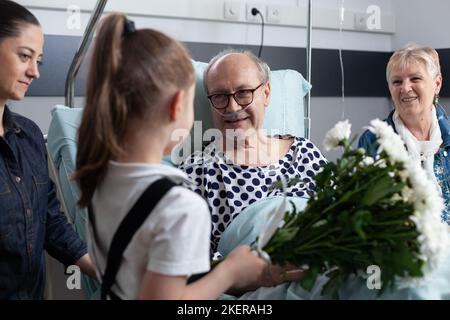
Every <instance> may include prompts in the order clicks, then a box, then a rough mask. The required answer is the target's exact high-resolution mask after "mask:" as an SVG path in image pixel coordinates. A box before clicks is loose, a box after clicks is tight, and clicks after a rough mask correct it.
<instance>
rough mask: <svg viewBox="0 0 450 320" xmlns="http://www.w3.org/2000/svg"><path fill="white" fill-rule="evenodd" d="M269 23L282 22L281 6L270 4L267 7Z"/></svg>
mask: <svg viewBox="0 0 450 320" xmlns="http://www.w3.org/2000/svg"><path fill="white" fill-rule="evenodd" d="M266 17H267V22H268V23H279V22H280V21H281V6H279V5H277V4H269V5H268V6H267V15H266Z"/></svg>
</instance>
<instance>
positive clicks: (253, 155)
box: [222, 132, 292, 166]
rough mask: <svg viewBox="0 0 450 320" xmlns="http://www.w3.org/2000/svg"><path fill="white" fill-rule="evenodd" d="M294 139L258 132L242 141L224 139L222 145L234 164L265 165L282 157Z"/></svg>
mask: <svg viewBox="0 0 450 320" xmlns="http://www.w3.org/2000/svg"><path fill="white" fill-rule="evenodd" d="M291 143H292V141H290V140H289V141H285V140H282V139H277V138H271V137H267V136H265V135H263V134H262V133H260V132H258V133H257V134H255V135H253V136H250V137H246V139H245V140H241V141H236V140H234V141H231V140H227V141H225V140H224V141H223V143H222V147H223V148H224V149H223V150H225V153H226V155H227V157H228V159H230V160H232V161H233V163H234V164H239V165H248V166H265V165H269V164H272V163H274V162H276V161H277V160H279V159H281V158H282V157H283V156H284V154H285V153H286V152H287V150H289V147H290V145H291Z"/></svg>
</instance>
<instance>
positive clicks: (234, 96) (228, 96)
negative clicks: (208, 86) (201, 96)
mask: <svg viewBox="0 0 450 320" xmlns="http://www.w3.org/2000/svg"><path fill="white" fill-rule="evenodd" d="M264 84H265V82H261V84H259V85H258V86H257V87H256V88H254V89H241V90H237V91H235V92H232V93H215V94H211V95H208V96H207V98H208V100H209V102H210V104H211V106H212V107H213V108H214V109H216V110H224V109H226V108H228V106H229V104H230V96H233V99H234V101H235V102H236V103H237V104H238V105H239V106H241V107H244V108H245V107H247V106H249V105H251V104H252V103H253V100H254V98H255V91H256V90H258V89H259V88H261V86H262V85H264ZM242 91H250V92H251V93H252V100H251V101H250V103H246V104H240V103H239V102H238V101H237V100H236V94H237V93H239V92H242ZM214 96H226V97H227V104H226V105H225V107H221V108H219V107H216V106H215V105H214V103H213V102H212V97H214Z"/></svg>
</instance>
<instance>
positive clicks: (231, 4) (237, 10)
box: [223, 1, 241, 20]
mask: <svg viewBox="0 0 450 320" xmlns="http://www.w3.org/2000/svg"><path fill="white" fill-rule="evenodd" d="M223 17H224V19H226V20H239V18H240V17H241V3H240V2H236V1H225V2H224V4H223Z"/></svg>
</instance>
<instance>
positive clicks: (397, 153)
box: [368, 119, 409, 162]
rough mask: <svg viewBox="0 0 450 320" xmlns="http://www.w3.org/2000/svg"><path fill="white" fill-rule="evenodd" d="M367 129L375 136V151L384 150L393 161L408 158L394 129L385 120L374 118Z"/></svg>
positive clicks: (401, 160) (403, 160)
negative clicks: (376, 149)
mask: <svg viewBox="0 0 450 320" xmlns="http://www.w3.org/2000/svg"><path fill="white" fill-rule="evenodd" d="M368 129H369V130H370V131H371V132H372V133H374V134H375V135H376V136H377V142H378V143H379V145H380V146H379V148H378V151H377V153H378V154H380V153H381V152H382V151H385V152H386V153H387V155H388V156H389V159H391V160H392V161H393V162H406V161H408V159H409V156H408V152H407V151H406V148H405V144H404V142H403V140H402V138H400V136H399V135H398V134H396V133H395V132H394V129H392V127H391V126H390V125H388V124H387V123H386V122H385V121H381V120H380V119H374V120H372V121H371V122H370V126H369V127H368Z"/></svg>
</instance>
